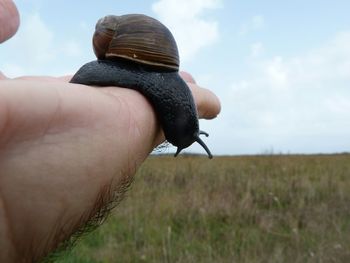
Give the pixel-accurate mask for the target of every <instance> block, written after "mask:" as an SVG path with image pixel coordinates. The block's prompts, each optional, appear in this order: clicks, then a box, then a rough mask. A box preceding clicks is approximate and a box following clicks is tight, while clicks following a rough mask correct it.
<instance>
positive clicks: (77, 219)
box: [0, 0, 220, 262]
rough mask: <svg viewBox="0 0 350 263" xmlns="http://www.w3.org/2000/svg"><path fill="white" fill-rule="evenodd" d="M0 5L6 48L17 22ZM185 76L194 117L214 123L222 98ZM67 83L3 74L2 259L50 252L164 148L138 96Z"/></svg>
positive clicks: (8, 6) (6, 4)
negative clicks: (211, 120) (194, 105)
mask: <svg viewBox="0 0 350 263" xmlns="http://www.w3.org/2000/svg"><path fill="white" fill-rule="evenodd" d="M0 8H1V10H0V26H1V27H3V28H1V30H0V42H3V41H5V40H6V39H8V38H10V37H11V36H12V35H13V34H14V33H15V32H16V30H17V27H18V22H19V18H18V12H17V10H16V8H15V6H14V4H13V3H12V2H11V1H7V0H5V1H3V0H0ZM14 10H15V11H14ZM16 14H17V15H16ZM3 21H6V23H5V22H3ZM16 23H17V27H16V26H14V25H16ZM0 48H1V47H0ZM181 75H182V77H183V78H184V80H185V81H187V82H188V84H189V87H190V89H191V91H192V93H193V96H194V99H195V102H196V105H197V109H198V113H199V116H200V118H205V119H212V118H214V117H216V116H217V114H218V113H219V112H220V102H219V100H218V98H217V97H216V96H215V95H214V94H213V93H212V92H211V91H209V90H207V89H204V88H201V87H199V86H198V85H197V84H195V81H194V79H193V77H192V76H191V75H190V74H188V73H184V72H183V73H181ZM70 78H71V76H64V77H59V78H54V77H31V76H28V77H20V78H16V79H8V78H6V76H4V75H3V74H0V167H1V169H0V262H31V261H37V260H39V259H40V258H42V257H44V256H45V255H47V254H48V253H49V252H51V251H52V250H53V249H55V248H56V247H57V245H58V244H59V243H60V242H61V241H63V240H66V239H67V238H69V237H70V236H71V235H72V234H73V233H74V232H75V231H76V230H77V229H78V228H79V227H81V226H82V225H84V224H85V223H86V222H87V221H88V220H89V219H90V218H91V217H93V215H94V214H95V213H96V211H97V210H99V209H100V208H101V207H103V206H104V205H106V204H107V203H108V202H109V201H111V199H112V198H113V197H112V196H111V194H115V193H116V192H117V193H118V192H120V191H121V188H122V187H121V186H122V185H123V183H125V182H128V181H129V180H130V179H131V178H132V177H133V175H134V174H135V172H136V170H137V169H138V167H139V166H140V165H141V164H142V162H143V161H144V160H145V159H146V158H147V156H148V155H149V153H150V152H151V151H152V149H153V148H154V147H156V146H157V145H159V144H160V143H162V142H163V141H164V135H163V133H162V130H161V127H160V126H159V123H158V121H157V119H156V115H155V112H154V111H153V109H152V107H151V105H150V104H149V103H148V101H147V100H146V99H145V98H144V97H143V96H142V95H141V94H139V93H138V92H136V91H133V90H129V89H123V88H115V87H107V88H103V89H95V88H93V87H88V86H84V85H77V84H70V83H68V81H69V80H70ZM174 161H176V160H175V159H174Z"/></svg>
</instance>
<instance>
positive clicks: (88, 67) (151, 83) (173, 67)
mask: <svg viewBox="0 0 350 263" xmlns="http://www.w3.org/2000/svg"><path fill="white" fill-rule="evenodd" d="M93 48H94V52H95V55H96V56H97V58H98V60H96V61H92V62H89V63H87V64H85V65H83V66H82V67H81V68H80V69H79V70H78V71H77V73H76V74H75V75H74V76H73V78H72V79H71V81H70V82H71V83H79V84H85V85H92V86H98V87H99V86H100V87H103V86H118V87H123V88H130V89H134V90H137V91H139V92H140V93H141V94H143V95H144V96H145V97H146V98H147V99H148V100H149V101H150V103H151V105H152V106H153V107H154V109H155V112H156V113H157V117H158V119H159V121H160V123H161V126H162V128H163V131H164V135H165V138H166V139H167V141H168V142H170V143H171V144H173V145H174V146H176V147H177V151H176V153H175V156H177V155H178V154H179V153H180V151H181V150H182V149H184V148H187V147H188V146H190V145H191V144H192V143H193V142H195V141H197V142H198V143H199V144H200V145H201V146H202V147H203V148H204V149H205V150H206V152H207V154H208V156H209V158H212V155H211V153H210V151H209V149H208V147H207V146H206V145H205V144H204V142H203V141H202V140H201V139H200V138H199V135H200V134H205V135H206V136H208V134H207V133H205V132H202V131H200V130H199V124H198V115H197V110H196V106H195V103H194V100H193V97H192V94H191V91H190V89H189V88H188V86H187V84H186V83H185V82H184V80H183V79H182V78H181V77H180V76H179V74H178V70H179V55H178V50H177V46H176V42H175V40H174V38H173V36H172V34H171V32H170V31H169V30H168V29H167V28H166V27H165V26H164V25H163V24H161V23H160V22H159V21H157V20H156V19H153V18H151V17H148V16H145V15H138V14H134V15H123V16H106V17H104V18H102V19H100V20H99V21H98V22H97V24H96V30H95V33H94V36H93Z"/></svg>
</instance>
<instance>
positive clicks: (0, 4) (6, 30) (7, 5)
mask: <svg viewBox="0 0 350 263" xmlns="http://www.w3.org/2000/svg"><path fill="white" fill-rule="evenodd" d="M18 27H19V13H18V10H17V7H16V5H15V4H14V3H13V2H12V0H0V43H2V42H4V41H6V40H8V39H9V38H10V37H12V36H13V35H14V34H15V33H16V32H17V29H18Z"/></svg>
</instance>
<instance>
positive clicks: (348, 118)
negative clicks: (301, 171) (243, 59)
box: [222, 31, 350, 151]
mask: <svg viewBox="0 0 350 263" xmlns="http://www.w3.org/2000/svg"><path fill="white" fill-rule="evenodd" d="M248 63H250V70H251V72H250V74H249V78H243V79H240V80H236V81H235V82H234V83H233V84H232V85H231V89H230V91H229V92H228V94H226V95H227V96H224V97H223V98H222V99H223V109H225V110H224V111H223V115H224V118H225V119H227V121H228V122H230V123H231V124H232V128H233V129H234V133H235V134H236V136H249V134H252V135H253V134H254V135H255V136H256V134H260V135H261V136H262V137H263V138H264V139H263V140H262V139H261V138H262V137H259V138H255V139H254V138H250V140H255V143H256V145H261V144H265V147H264V146H261V148H262V149H263V148H266V147H269V145H275V146H276V145H278V143H279V142H280V141H281V140H282V141H283V140H291V139H293V138H296V137H298V138H299V139H300V141H295V142H293V143H289V147H292V149H290V150H292V151H293V150H294V151H297V150H296V149H303V147H304V146H305V144H307V143H314V145H312V146H310V147H308V148H307V147H306V149H308V151H313V150H314V151H319V150H322V149H320V148H317V147H319V145H327V147H328V148H327V149H323V150H324V151H327V150H330V151H332V150H336V148H335V147H336V145H337V147H339V145H341V144H342V143H340V142H339V139H338V140H337V138H338V136H343V137H342V138H344V136H345V135H348V134H349V133H350V89H349V83H350V66H349V63H350V31H348V32H341V33H338V34H337V35H336V36H334V37H333V38H332V39H331V40H330V41H328V42H327V43H325V44H324V45H322V46H321V47H319V48H315V49H313V50H310V51H309V52H307V53H306V54H301V55H299V56H295V57H292V58H288V57H282V56H273V57H271V58H268V59H260V58H257V59H255V60H252V59H250V60H249V62H248ZM322 136H323V137H322ZM325 136H326V137H327V138H328V139H329V140H330V142H329V143H324V142H323V141H322V140H324V138H325ZM339 138H340V137H339ZM312 140H318V141H317V142H316V141H313V142H312ZM349 142H350V141H349ZM349 142H344V143H343V150H344V147H345V148H346V145H347V147H350V144H349ZM332 143H333V148H332ZM293 147H294V148H293Z"/></svg>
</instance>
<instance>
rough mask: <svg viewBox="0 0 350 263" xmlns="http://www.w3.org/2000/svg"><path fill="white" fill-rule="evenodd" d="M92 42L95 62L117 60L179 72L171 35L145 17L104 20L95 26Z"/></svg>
mask: <svg viewBox="0 0 350 263" xmlns="http://www.w3.org/2000/svg"><path fill="white" fill-rule="evenodd" d="M92 42H93V48H94V52H95V55H96V56H97V58H98V59H113V58H117V57H121V58H125V59H129V60H133V61H136V62H139V63H143V64H147V65H152V66H158V67H163V68H167V69H172V70H178V69H179V53H178V49H177V45H176V42H175V39H174V37H173V35H172V34H171V32H170V31H169V29H168V28H167V27H165V26H164V25H163V24H162V23H160V22H159V21H158V20H156V19H154V18H151V17H149V16H146V15H141V14H130V15H122V16H113V15H109V16H105V17H103V18H101V19H100V20H99V21H98V22H97V24H96V28H95V33H94V35H93V40H92Z"/></svg>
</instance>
